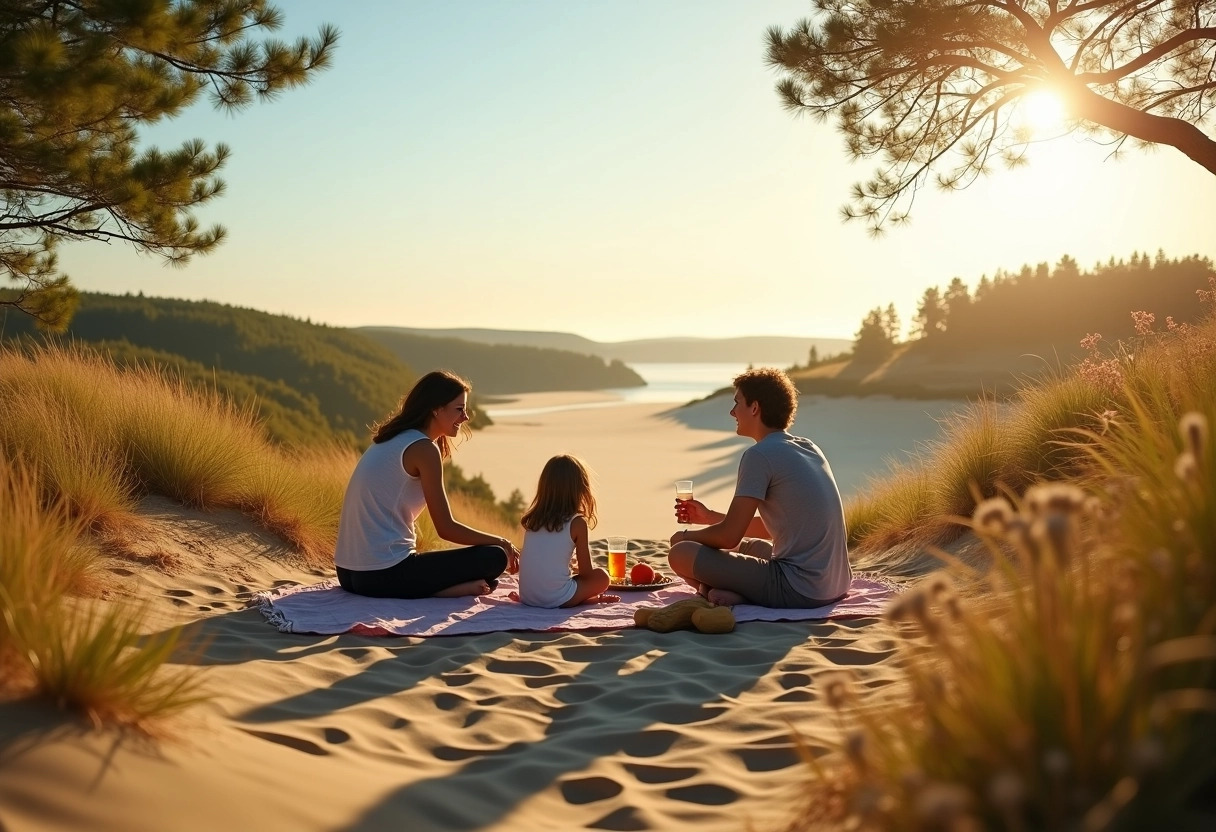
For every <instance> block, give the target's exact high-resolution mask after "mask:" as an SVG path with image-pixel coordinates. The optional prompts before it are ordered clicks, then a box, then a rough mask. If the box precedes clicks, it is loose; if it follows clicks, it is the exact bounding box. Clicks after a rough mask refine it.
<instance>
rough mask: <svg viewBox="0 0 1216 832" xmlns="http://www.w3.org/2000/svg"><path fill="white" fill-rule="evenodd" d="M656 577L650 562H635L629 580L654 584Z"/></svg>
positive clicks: (636, 582)
mask: <svg viewBox="0 0 1216 832" xmlns="http://www.w3.org/2000/svg"><path fill="white" fill-rule="evenodd" d="M656 577H657V576H656V575H655V573H654V569H652V568H651V567H650V564H648V563H635V564H634V565H633V568H632V569H630V570H629V580H630V581H632V582H633V583H635V584H652V583H654V581H655V578H656Z"/></svg>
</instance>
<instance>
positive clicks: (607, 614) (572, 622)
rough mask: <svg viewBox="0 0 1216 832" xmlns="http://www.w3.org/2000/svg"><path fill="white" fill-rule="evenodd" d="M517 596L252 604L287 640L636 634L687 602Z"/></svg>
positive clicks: (306, 591)
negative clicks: (572, 601)
mask: <svg viewBox="0 0 1216 832" xmlns="http://www.w3.org/2000/svg"><path fill="white" fill-rule="evenodd" d="M517 589H518V583H517V579H516V577H515V576H513V575H504V576H503V577H502V578H501V579H500V581H499V584H498V587H497V588H496V589H495V590H494V592H492V593H490V594H489V595H481V596H470V597H467V598H420V599H417V600H402V599H398V598H365V597H363V596H362V595H354V594H352V593H349V592H347V591H346V590H344V589H342V588H341V587H340V586H338V581H337V579H336V578H333V579H330V580H326V581H322V582H321V583H318V584H311V585H306V586H288V587H279V588H277V589H274V590H271V591H267V592H260V593H258V594H257V595H256V596H254V598H253V600H252V601H251V602H250V603H251V604H253V605H256V606H257V607H258V608H259V609H260V610H261V612H262V614H263V615H264V616H265V617H266V620H267V621H268V622H269V623H271V624H273V625H274V626H275V627H277V628H278V629H279V630H280V631H282V632H284V633H316V634H321V635H332V634H336V633H358V634H361V635H400V636H441V635H442V636H451V635H469V634H473V633H493V632H500V631H504V630H536V631H545V630H619V629H624V628H627V627H633V626H634V624H633V613H634V610H636V609H637V608H638V607H642V606H648V607H659V606H665V605H667V604H670V603H672V602H673V601H678V600H680V599H681V598H692V597H693V596H694V594H695V593H694V592H693V591H692V588H691V587H689V586H688V585H687V584H685V583H684V582H683V581H677V582H676V583H674V584H672V585H670V586H668V587H664V588H662V589H657V590H651V591H648V592H643V591H632V592H631V591H621V592H617V591H616V590H612V592H614V593H615V594H619V595H620V596H621V600H620V602H618V603H611V604H585V605H583V606H579V607H571V608H568V609H554V610H551V609H542V608H540V607H529V606H527V605H526V604H521V603H519V602H518V601H514V600H512V599H511V598H510V597H509V596H510V593H512V592H514V591H516V590H517ZM898 591H899V589H898V586H897V585H896V584H894V583H893V582H891V581H889V580H885V579H883V578H881V577H878V576H874V575H855V576H854V577H853V585H852V587H851V588H850V589H849V594H848V595H847V596H845V597H844V598H843V599H842V600H840V601H837V602H836V603H834V604H829V605H827V606H824V607H818V608H816V609H805V610H802V609H799V610H791V609H770V608H768V607H757V606H754V605H752V604H739V605H737V606H735V607H732V612H733V613H734V614H735V621H736V622H742V621H804V620H816V619H825V618H858V617H864V616H876V615H881V614H882V611H883V608H884V607H885V606H886V604H887V602H888V601H889V600H890V599H891V598H892V597H894V595H895V594H896V593H897V592H898Z"/></svg>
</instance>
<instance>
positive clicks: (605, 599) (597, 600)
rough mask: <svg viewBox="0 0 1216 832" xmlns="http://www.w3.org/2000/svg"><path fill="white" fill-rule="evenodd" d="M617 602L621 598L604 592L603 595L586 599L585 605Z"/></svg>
mask: <svg viewBox="0 0 1216 832" xmlns="http://www.w3.org/2000/svg"><path fill="white" fill-rule="evenodd" d="M619 600H621V596H619V595H609V594H608V593H606V592H605V593H603V594H600V595H597V596H595V597H594V598H588V599H587V603H588V604H615V603H616V602H617V601H619Z"/></svg>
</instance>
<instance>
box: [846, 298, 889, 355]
mask: <svg viewBox="0 0 1216 832" xmlns="http://www.w3.org/2000/svg"><path fill="white" fill-rule="evenodd" d="M893 346H894V343H893V342H892V340H891V337H890V335H889V333H888V331H887V326H886V316H885V315H884V314H883V310H882V308H881V307H879V308H875V309H871V310H870V312H869V313H868V314H867V315H866V316H865V318H864V319H863V320H862V322H861V329H859V330H857V335H856V337H855V339H854V341H853V358H854V359H855V360H857V361H863V362H868V361H881V360H882V359H884V358H886V357H887V356H888V355H890V354H891V349H892V347H893Z"/></svg>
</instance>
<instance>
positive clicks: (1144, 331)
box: [1132, 310, 1157, 335]
mask: <svg viewBox="0 0 1216 832" xmlns="http://www.w3.org/2000/svg"><path fill="white" fill-rule="evenodd" d="M1156 320H1157V316H1156V315H1154V314H1153V313H1152V312H1144V311H1143V310H1142V311H1140V312H1133V313H1132V322H1133V323H1135V325H1136V334H1137V335H1152V334H1153V322H1154V321H1156Z"/></svg>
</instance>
